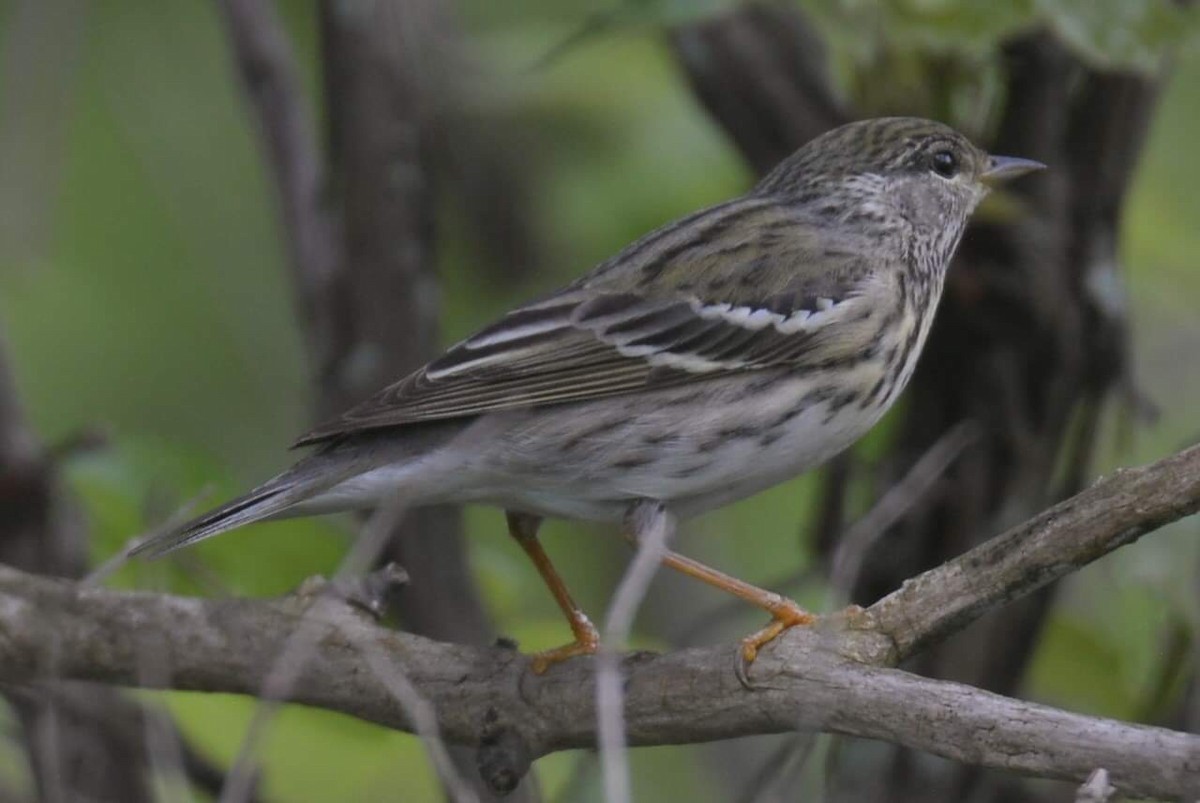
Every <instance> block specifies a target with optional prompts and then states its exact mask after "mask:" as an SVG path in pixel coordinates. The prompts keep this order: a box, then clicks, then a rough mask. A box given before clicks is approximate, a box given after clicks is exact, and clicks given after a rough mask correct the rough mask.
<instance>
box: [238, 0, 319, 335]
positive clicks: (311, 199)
mask: <svg viewBox="0 0 1200 803" xmlns="http://www.w3.org/2000/svg"><path fill="white" fill-rule="evenodd" d="M218 5H219V6H220V8H221V11H222V12H223V14H224V17H225V25H226V28H227V30H228V32H229V42H230V45H231V46H232V48H233V56H234V58H235V60H236V62H237V67H238V71H239V72H240V73H241V77H242V85H243V87H244V88H245V91H246V95H247V97H248V100H249V101H250V103H249V106H250V111H251V113H252V114H253V115H254V116H255V118H256V119H257V122H258V127H259V130H260V131H261V132H262V145H263V150H264V152H265V153H266V156H267V158H268V162H269V163H270V166H271V170H272V172H273V173H274V178H275V185H276V188H277V190H278V194H279V204H280V208H281V212H282V218H283V225H284V229H285V230H286V234H287V240H286V241H287V244H288V247H289V249H290V251H291V266H292V270H293V273H294V275H295V282H294V284H295V287H296V290H297V293H298V295H299V299H300V307H301V309H302V311H303V313H304V315H305V318H306V320H307V322H308V324H309V325H308V326H307V327H306V335H307V337H308V346H309V351H310V353H319V351H320V348H321V344H322V343H324V342H326V341H327V340H328V339H329V337H328V333H329V331H330V329H331V326H332V324H331V322H330V321H329V320H327V314H328V312H327V310H326V309H325V307H326V306H327V305H326V304H325V302H324V300H323V299H324V298H325V296H326V294H327V293H328V292H329V289H330V284H331V282H332V281H333V280H334V277H335V274H336V272H337V270H338V265H339V264H340V262H341V245H340V243H341V240H340V236H339V234H338V232H337V229H336V225H335V222H334V219H333V217H332V215H331V214H330V213H329V211H328V209H327V208H326V205H325V204H324V203H323V201H322V197H323V187H324V184H325V177H324V160H323V159H322V156H321V149H320V146H319V144H318V139H317V133H316V125H315V123H314V122H313V115H312V110H311V108H310V105H309V103H308V100H307V99H306V98H305V96H304V87H303V86H302V84H301V82H300V70H299V68H298V67H297V66H296V60H295V56H294V55H293V53H292V48H291V43H290V42H289V40H288V37H287V34H286V33H285V32H284V30H283V26H282V24H281V22H280V20H279V17H278V15H277V14H276V13H275V8H274V4H273V3H270V2H264V0H220V2H219V3H218Z"/></svg>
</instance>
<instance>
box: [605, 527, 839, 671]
mask: <svg viewBox="0 0 1200 803" xmlns="http://www.w3.org/2000/svg"><path fill="white" fill-rule="evenodd" d="M626 538H628V539H629V540H631V541H634V540H635V538H634V536H633V534H631V533H629V532H626ZM663 564H664V565H666V566H669V567H670V568H672V569H674V570H675V571H677V572H682V573H683V574H686V575H687V576H689V577H694V578H696V579H697V580H700V581H701V582H704V583H708V584H709V585H710V586H713V587H715V588H719V589H721V590H722V591H725V592H728V593H730V594H733V595H734V596H735V597H738V598H740V599H744V600H745V601H746V602H749V603H750V604H752V605H757V606H758V607H760V608H762V609H763V610H764V611H766V612H767V613H769V614H771V621H770V623H769V624H767V626H766V627H764V628H762V629H761V630H758V631H756V632H754V633H751V634H750V635H749V636H746V637H745V638H744V639H742V652H741V663H740V665H739V672H738V677H739V679H741V680H742V682H743V683H744V684H745V685H749V683H748V682H747V680H746V678H745V671H746V668H747V667H749V666H750V664H752V663H754V659H755V658H757V657H758V651H759V650H760V649H762V647H763V646H765V645H766V644H769V643H770V642H771V641H773V640H774V639H775V638H777V637H778V636H779V634H781V633H782V632H783V631H785V630H787V629H788V628H791V627H795V626H796V625H811V624H813V623H814V622H816V621H817V617H816V616H814V615H813V614H811V613H809V612H808V611H806V610H804V609H803V608H801V607H800V606H799V605H797V604H796V603H795V602H793V601H792V600H790V599H788V598H787V597H784V596H781V595H780V594H776V593H775V592H774V591H767V590H765V589H762V588H759V587H758V586H755V585H751V584H750V583H747V582H746V581H744V580H739V579H737V578H736V577H732V576H730V575H728V574H725V573H724V572H721V571H717V570H716V569H714V568H712V567H710V566H705V565H704V564H703V563H701V562H700V561H697V560H692V559H691V558H689V557H685V556H684V555H680V554H679V553H678V552H667V553H666V555H664V556H663Z"/></svg>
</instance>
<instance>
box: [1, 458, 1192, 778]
mask: <svg viewBox="0 0 1200 803" xmlns="http://www.w3.org/2000/svg"><path fill="white" fill-rule="evenodd" d="M1198 507H1200V446H1194V447H1191V448H1190V449H1187V450H1185V451H1183V452H1181V453H1179V454H1177V455H1174V456H1172V457H1169V458H1166V459H1164V460H1161V461H1159V462H1157V463H1154V464H1151V465H1149V466H1145V467H1142V468H1137V469H1131V470H1126V471H1122V472H1118V473H1117V474H1114V475H1113V476H1111V477H1109V478H1107V479H1105V480H1102V481H1100V482H1098V483H1096V484H1095V485H1094V486H1093V487H1092V488H1090V489H1089V490H1087V491H1084V492H1083V493H1081V494H1079V495H1078V496H1076V497H1074V498H1072V499H1070V500H1067V501H1066V502H1064V503H1062V504H1060V505H1058V506H1056V507H1054V508H1052V509H1050V510H1048V511H1046V512H1045V513H1043V514H1041V515H1039V516H1037V517H1035V518H1034V519H1032V520H1031V521H1030V522H1027V523H1026V524H1023V525H1021V526H1020V527H1017V528H1014V529H1013V530H1012V531H1010V532H1008V533H1005V534H1003V535H1001V536H999V537H997V538H995V539H992V540H991V541H989V542H987V543H986V544H984V545H982V546H980V547H978V548H977V549H975V550H973V551H972V552H970V553H968V554H967V555H964V556H963V557H961V558H959V559H957V560H954V561H951V562H950V563H948V564H946V565H944V566H941V567H939V568H937V569H934V570H932V571H930V572H927V573H926V574H925V575H922V576H920V577H918V578H916V579H915V580H913V581H911V582H910V583H909V584H908V585H907V586H906V587H905V588H903V589H901V590H900V591H898V592H897V593H896V594H894V595H893V596H891V597H889V598H886V599H885V600H883V601H881V602H880V603H878V604H877V605H876V606H875V607H874V608H872V609H870V610H868V611H867V612H865V613H862V614H851V615H849V617H846V616H836V617H829V618H828V619H826V620H825V621H824V623H823V624H822V625H820V626H817V627H815V628H807V629H806V628H795V629H793V630H792V631H790V632H788V633H787V634H785V635H784V636H783V637H781V638H780V639H779V641H778V642H777V643H776V644H775V645H774V646H773V647H772V648H770V649H768V650H766V651H765V652H764V654H763V655H762V656H760V658H759V659H758V661H757V662H756V663H755V665H754V670H755V676H756V677H755V681H756V688H755V690H753V691H747V690H745V689H743V688H742V687H741V685H740V684H739V683H738V682H737V679H736V678H735V677H734V674H733V672H732V671H730V664H731V663H732V659H733V655H734V650H735V649H736V647H735V646H734V645H726V646H723V647H716V648H708V649H695V650H682V651H679V652H675V653H671V654H669V655H662V656H651V655H647V654H637V655H632V656H627V657H626V658H625V659H624V660H623V662H622V667H621V669H622V675H623V676H624V677H625V678H626V682H625V688H624V691H625V701H626V705H625V715H626V736H627V739H628V742H629V743H630V744H634V745H647V744H673V743H687V742H701V741H711V740H718V739H728V738H731V737H735V736H741V735H748V734H752V733H779V732H787V731H793V730H825V731H829V732H834V733H840V734H846V735H852V736H859V737H865V738H871V739H882V740H886V741H890V742H894V743H897V744H901V745H904V746H907V747H912V748H917V749H920V750H925V751H928V752H931V753H935V754H937V755H940V756H944V757H946V758H950V759H954V760H956V761H961V762H965V763H968V764H974V765H978V766H984V767H992V768H999V769H1005V770H1008V771H1011V772H1017V773H1025V774H1031V775H1037V776H1042V777H1047V778H1059V779H1065V780H1073V781H1075V782H1076V783H1083V782H1084V781H1085V780H1086V779H1087V778H1088V777H1089V776H1090V774H1091V773H1092V772H1093V770H1095V768H1096V767H1104V768H1105V769H1106V770H1107V772H1108V774H1109V782H1110V783H1111V784H1112V785H1113V786H1114V787H1115V788H1116V789H1117V790H1119V791H1120V792H1122V793H1124V794H1133V795H1148V796H1156V797H1167V798H1174V797H1181V796H1185V795H1191V796H1195V795H1197V794H1200V737H1198V736H1194V735H1189V734H1184V733H1177V732H1173V731H1169V730H1166V729H1162V728H1153V727H1147V726H1142V725H1132V724H1125V723H1121V722H1117V721H1114V720H1109V719H1102V718H1098V717H1088V716H1081V715H1078V714H1072V713H1067V712H1064V711H1059V710H1056V709H1053V708H1049V707H1047V706H1042V705H1037V704H1034V703H1027V702H1022V701H1018V700H1013V699H1010V698H1006V697H1003V696H1000V695H996V694H991V693H989V692H984V691H981V690H978V689H975V688H972V687H969V686H964V685H961V684H955V683H947V682H943V681H937V680H931V679H926V678H921V677H918V676H915V675H912V674H909V673H907V672H902V671H899V670H896V669H892V668H890V666H891V665H893V664H894V663H895V662H896V661H898V660H899V659H900V658H902V657H904V656H906V655H908V654H910V653H911V652H912V651H913V650H915V649H917V648H919V647H920V646H922V645H926V644H929V643H930V642H932V641H934V640H936V639H937V638H940V637H943V636H945V635H946V634H948V633H950V632H952V631H953V630H954V629H955V628H956V627H959V626H961V625H962V624H963V623H964V622H965V621H967V620H969V619H970V618H972V617H973V616H975V615H977V614H978V613H979V612H981V611H983V610H985V609H988V608H996V607H999V606H1000V605H1002V604H1003V603H1005V602H1008V601H1010V600H1013V599H1016V598H1018V597H1020V596H1021V595H1023V594H1027V593H1029V592H1030V591H1032V590H1033V589H1035V588H1037V587H1038V586H1039V585H1040V584H1043V583H1046V582H1050V581H1052V580H1053V579H1055V578H1057V577H1059V576H1061V575H1062V574H1065V573H1066V572H1068V571H1070V570H1071V569H1072V568H1075V567H1078V566H1081V565H1083V564H1084V563H1086V562H1088V561H1090V560H1095V559H1096V558H1099V557H1100V556H1102V555H1104V554H1106V553H1107V552H1110V551H1112V550H1114V549H1116V548H1117V547H1119V546H1121V545H1122V544H1125V543H1128V542H1130V541H1132V540H1134V539H1135V538H1137V537H1138V536H1139V535H1141V534H1143V533H1146V532H1148V531H1150V530H1151V529H1152V528H1154V527H1156V526H1161V525H1162V524H1165V523H1167V522H1169V521H1171V520H1173V519H1177V518H1180V517H1182V516H1185V515H1188V514H1190V513H1193V512H1195V511H1196V509H1197V508H1198ZM960 598H961V600H963V601H962V602H960V601H959V600H960ZM308 607H309V606H308V605H307V603H304V602H303V601H300V602H298V601H297V599H296V598H293V597H287V598H283V599H279V600H272V601H251V600H228V599H226V600H198V599H184V598H179V597H171V596H165V595H154V594H145V593H128V592H116V591H109V590H102V589H95V588H87V587H81V586H78V585H76V584H73V583H68V582H64V581H57V580H51V579H46V578H40V577H35V576H31V575H27V574H24V573H21V572H18V571H16V570H13V569H7V568H0V682H5V683H34V682H38V681H41V680H44V679H46V678H47V676H48V674H49V673H50V672H55V673H56V674H55V676H56V677H59V678H63V679H77V680H94V681H102V682H108V683H119V684H126V685H138V684H139V683H140V682H147V683H154V682H155V681H153V679H151V680H150V681H146V679H144V678H139V673H138V645H139V644H141V643H143V641H144V639H147V638H153V639H155V641H156V642H157V643H159V644H160V645H161V649H162V650H163V654H164V655H165V656H166V661H167V664H168V665H169V666H171V667H173V669H174V675H173V677H172V678H171V679H170V681H169V682H167V683H163V684H161V685H162V686H170V687H172V688H181V689H203V690H207V691H222V692H235V693H242V694H258V693H260V691H261V689H262V687H263V677H264V672H265V671H266V670H267V668H269V667H270V666H271V665H272V663H273V662H274V660H275V658H276V657H277V656H278V655H279V653H280V651H281V649H283V647H284V645H285V644H286V643H287V642H288V640H289V639H290V638H291V634H292V633H293V632H294V631H295V630H296V628H297V627H298V626H299V624H300V623H301V621H305V622H311V623H312V627H313V628H314V629H315V635H316V638H315V639H314V644H315V647H314V650H313V652H312V655H311V657H310V659H309V660H308V661H306V662H305V665H304V666H303V667H301V668H300V669H299V671H298V672H297V675H296V677H295V678H294V682H293V683H292V684H291V690H290V692H289V694H288V696H287V698H286V699H288V700H291V701H295V702H300V703H306V704H309V705H315V706H320V707H324V708H329V709H332V710H337V711H341V712H344V713H348V714H352V715H354V716H358V717H360V718H363V719H366V720H369V721H372V722H377V723H380V724H383V725H387V726H389V727H394V728H400V729H405V730H413V729H414V723H413V722H412V720H411V717H410V715H409V713H408V712H407V710H406V709H405V707H404V706H402V705H401V704H400V703H398V702H397V700H396V699H395V696H394V695H393V693H392V691H391V690H390V689H389V688H388V685H387V684H386V683H385V682H384V681H383V680H382V679H381V678H379V677H377V676H376V675H375V674H373V673H370V672H362V671H361V661H362V648H361V645H362V644H363V643H373V644H374V645H375V647H376V648H377V649H378V650H379V651H380V652H381V653H382V654H386V655H388V656H389V657H390V660H391V661H392V663H393V665H394V666H395V667H397V670H398V671H400V672H403V674H404V676H405V677H407V678H408V679H409V680H410V681H411V682H412V684H413V686H414V688H416V689H417V690H418V691H419V692H420V694H421V695H422V696H423V697H424V698H425V699H426V700H428V701H429V703H430V705H432V706H433V710H434V711H435V712H436V714H437V720H438V725H439V727H440V730H441V732H442V734H443V735H444V736H445V738H446V739H448V740H450V741H454V742H460V743H466V744H479V743H480V742H481V741H483V735H484V733H485V731H486V728H485V724H486V723H487V722H488V721H493V722H494V721H496V720H501V721H503V722H504V723H506V726H507V727H509V728H511V729H512V730H514V731H516V732H518V733H519V734H520V736H521V737H522V739H523V741H524V744H525V745H527V747H528V751H529V756H530V757H531V758H536V757H537V756H541V755H545V754H547V753H550V752H553V751H556V750H563V749H569V748H578V747H587V746H591V745H594V744H595V742H596V736H597V734H596V717H595V676H594V672H593V667H594V664H593V662H591V661H587V660H576V661H570V662H567V663H565V664H562V665H559V666H556V667H554V668H553V669H552V670H551V671H550V672H548V673H546V674H545V675H542V676H535V675H533V674H532V673H531V672H530V671H529V662H528V659H527V658H526V657H525V656H522V655H519V654H517V653H515V652H513V651H512V650H509V649H504V648H500V647H495V648H477V647H468V646H463V645H453V644H441V643H437V642H433V641H430V640H428V639H425V638H421V637H419V636H415V635H411V634H404V633H396V632H393V631H389V630H387V629H385V628H381V627H379V626H377V625H376V624H375V622H374V621H373V620H372V619H370V618H369V617H366V616H364V615H362V614H361V613H360V612H359V611H358V610H357V609H356V608H354V607H352V606H349V605H341V606H325V607H324V608H323V609H322V611H321V612H320V615H319V617H313V616H311V615H310V616H309V617H307V618H306V617H305V614H304V611H305V610H306V609H307V608H308ZM306 626H307V625H306ZM47 634H54V636H55V637H54V638H48V637H47ZM52 658H53V659H54V660H53V661H52V660H51V659H52Z"/></svg>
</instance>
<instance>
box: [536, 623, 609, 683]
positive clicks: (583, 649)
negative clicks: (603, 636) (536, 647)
mask: <svg viewBox="0 0 1200 803" xmlns="http://www.w3.org/2000/svg"><path fill="white" fill-rule="evenodd" d="M571 632H572V633H574V634H575V640H574V641H572V642H571V643H570V644H564V645H563V646H561V647H555V648H554V649H552V650H543V651H542V652H537V653H534V654H533V655H532V656H530V666H529V668H530V669H531V670H532V671H533V674H535V675H541V674H544V673H545V672H546V670H547V669H549V668H550V667H552V666H554V665H555V664H561V663H562V662H563V661H566V660H568V659H570V658H574V657H576V656H579V655H595V654H596V651H597V650H598V649H600V632H599V631H598V630H596V626H595V625H593V624H592V622H591V620H590V619H588V618H587V616H585V615H584V614H583V612H582V611H577V612H576V613H575V615H574V616H572V617H571Z"/></svg>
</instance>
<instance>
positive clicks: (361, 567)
mask: <svg viewBox="0 0 1200 803" xmlns="http://www.w3.org/2000/svg"><path fill="white" fill-rule="evenodd" d="M407 509H408V505H407V504H406V501H405V500H404V499H403V498H397V499H394V500H392V501H391V502H389V503H388V504H386V505H384V506H382V507H380V508H378V509H377V510H376V511H375V512H374V513H373V514H372V515H371V518H370V519H368V521H367V524H366V526H365V527H364V528H363V530H362V533H361V534H360V535H359V537H358V538H357V539H356V540H355V542H354V546H353V547H352V548H351V549H350V551H349V552H348V553H346V557H344V558H343V559H342V563H341V565H340V566H339V567H338V570H337V572H335V573H334V576H333V580H332V583H333V584H334V585H335V586H336V585H338V584H339V583H344V582H345V581H346V580H347V579H348V578H352V577H357V576H359V575H361V574H363V573H364V572H366V571H367V570H368V569H369V568H370V567H371V566H373V565H374V564H375V563H376V562H378V560H379V556H380V555H381V554H383V549H384V547H385V546H386V545H387V539H388V536H389V535H390V533H391V531H392V528H393V527H395V526H396V523H397V522H399V521H400V519H401V518H402V517H403V516H404V513H405V511H406V510H407ZM341 604H342V603H341V602H340V601H338V600H336V599H335V598H333V597H330V596H327V595H321V594H318V595H317V596H316V597H315V599H313V601H312V603H311V604H310V605H309V606H308V607H307V608H306V609H305V611H304V614H303V615H302V616H301V617H300V621H299V622H298V623H297V624H296V627H295V629H294V630H292V631H291V634H290V635H289V636H288V638H287V641H285V642H284V644H283V648H282V649H281V650H280V652H279V654H278V655H277V656H276V657H275V658H274V660H273V661H272V662H271V663H270V665H269V669H268V670H267V672H266V674H265V675H264V678H263V682H262V688H261V690H260V691H259V692H258V697H259V699H260V700H261V702H260V703H259V705H258V707H257V708H256V709H255V711H254V717H253V718H252V719H251V720H250V725H249V726H248V727H247V728H246V733H245V735H244V736H243V737H242V743H241V746H240V747H239V748H238V752H237V756H236V758H235V759H234V762H233V766H232V768H231V769H230V771H229V775H228V777H227V778H226V780H225V786H224V787H223V788H222V790H221V796H220V798H219V801H220V803H246V801H248V800H249V799H250V796H251V794H252V793H253V788H254V784H253V779H254V776H255V772H254V765H253V762H254V759H255V757H256V756H257V754H258V749H259V747H260V746H261V744H262V740H263V737H264V736H265V735H266V732H267V729H268V726H269V725H270V723H271V722H272V721H273V720H274V718H275V714H276V713H277V712H278V710H279V705H280V702H281V701H283V700H286V699H287V697H288V696H289V695H290V694H291V693H292V689H293V688H294V686H295V685H296V683H297V681H298V680H299V679H300V677H301V676H302V674H303V672H304V670H305V668H306V666H305V664H306V663H307V661H308V658H309V656H310V655H311V654H312V653H313V651H314V650H315V649H316V646H317V639H318V638H319V637H320V634H321V630H322V627H323V625H322V622H323V621H324V620H325V618H326V614H327V613H328V612H329V610H330V608H331V607H333V608H336V607H338V606H340V605H341Z"/></svg>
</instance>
